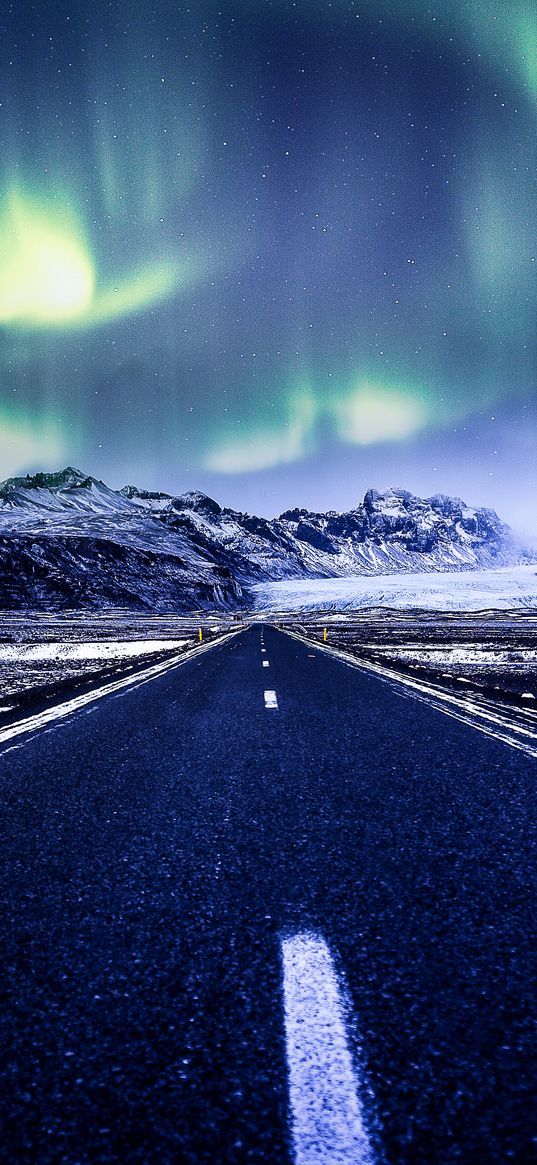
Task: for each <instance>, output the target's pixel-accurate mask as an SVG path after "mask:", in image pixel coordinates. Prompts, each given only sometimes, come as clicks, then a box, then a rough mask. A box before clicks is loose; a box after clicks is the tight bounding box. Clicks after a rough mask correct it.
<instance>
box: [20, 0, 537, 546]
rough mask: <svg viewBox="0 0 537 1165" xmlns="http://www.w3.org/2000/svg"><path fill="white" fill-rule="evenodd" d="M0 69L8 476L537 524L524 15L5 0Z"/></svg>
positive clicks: (269, 506)
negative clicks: (386, 501)
mask: <svg viewBox="0 0 537 1165" xmlns="http://www.w3.org/2000/svg"><path fill="white" fill-rule="evenodd" d="M0 60H1V63H0V139H1V149H0V191H1V206H0V478H4V477H7V476H8V475H12V474H19V473H26V472H27V471H34V470H37V469H57V468H60V467H62V466H64V465H66V464H72V465H75V466H77V467H78V468H80V469H82V470H84V471H86V472H88V473H91V474H93V475H95V476H96V477H99V478H103V479H104V480H105V481H106V482H107V483H108V484H110V485H112V486H114V487H119V486H121V485H124V484H125V483H126V482H132V483H135V484H137V485H138V486H140V487H146V488H150V489H154V488H161V489H165V490H167V491H168V492H172V493H180V492H182V491H184V490H187V489H193V488H199V489H203V490H205V491H206V492H208V493H209V494H211V495H212V496H214V497H216V498H217V499H218V500H219V501H220V502H221V503H225V504H230V505H233V506H235V507H237V508H239V509H249V510H253V511H255V512H257V513H261V514H267V515H273V514H275V513H278V512H280V511H281V510H282V509H284V508H286V507H289V506H293V505H302V506H307V507H309V508H313V509H329V508H331V509H349V508H351V507H352V506H353V505H355V504H356V503H357V501H358V500H360V499H361V497H362V496H363V493H364V491H365V490H366V489H367V488H368V487H369V486H376V487H377V488H383V487H385V486H388V485H404V486H405V487H406V488H408V489H410V490H412V491H413V492H416V493H420V494H424V495H428V494H432V493H439V492H444V493H454V494H457V495H461V496H462V497H464V498H466V500H468V501H472V502H474V503H476V504H486V505H492V506H494V507H495V508H496V509H497V510H498V511H499V512H500V514H501V515H502V516H503V517H504V518H506V519H507V520H508V521H511V522H512V523H513V524H514V526H515V528H516V529H518V530H520V531H530V532H531V531H533V532H534V533H537V506H536V504H535V498H536V484H537V392H536V389H537V359H536V330H535V323H536V319H537V312H536V306H537V239H536V204H537V198H536V141H537V8H536V7H535V4H534V2H533V0H509V2H506V0H483V2H481V0H442V3H440V4H438V5H434V4H431V3H426V2H425V0H424V2H423V3H420V2H419V0H384V2H383V0H368V2H362V0H355V2H352V0H331V2H329V0H295V2H294V3H293V2H292V0H226V2H223V0H222V2H221V3H220V4H218V3H211V2H209V0H205V2H204V0H191V2H190V4H188V3H186V2H183V0H173V2H172V0H159V2H158V3H149V2H147V3H146V2H145V0H114V2H112V3H101V2H100V0H95V2H94V3H93V4H89V3H83V2H82V0H68V2H67V0H65V2H64V0H54V3H47V2H44V0H40V2H39V3H28V2H27V0H16V3H13V4H8V3H7V2H4V3H3V4H2V6H1V12H0Z"/></svg>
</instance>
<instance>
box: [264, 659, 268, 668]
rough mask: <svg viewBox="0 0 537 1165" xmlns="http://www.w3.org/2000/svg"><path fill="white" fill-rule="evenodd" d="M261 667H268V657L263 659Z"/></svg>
mask: <svg viewBox="0 0 537 1165" xmlns="http://www.w3.org/2000/svg"><path fill="white" fill-rule="evenodd" d="M263 667H270V664H269V661H268V659H264V660H263Z"/></svg>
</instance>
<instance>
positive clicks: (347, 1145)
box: [281, 931, 374, 1165]
mask: <svg viewBox="0 0 537 1165" xmlns="http://www.w3.org/2000/svg"><path fill="white" fill-rule="evenodd" d="M281 946H282V962H283V993H284V1009H285V1037H286V1047H287V1063H288V1068H289V1100H290V1108H291V1125H292V1138H293V1148H294V1158H295V1165H374V1158H373V1152H372V1148H371V1143H370V1141H369V1138H368V1135H367V1131H366V1129H365V1126H364V1121H363V1113H362V1106H361V1103H360V1099H359V1096H358V1081H357V1079H356V1072H355V1068H354V1065H353V1062H352V1057H351V1054H350V1050H349V1046H348V1042H347V1035H346V1031H345V1020H344V1015H345V1010H346V1009H345V1002H344V998H343V995H342V992H341V989H340V986H339V984H338V980H337V974H336V970H335V967H334V963H333V960H332V956H331V954H330V951H329V949H328V947H327V945H326V943H325V941H324V939H322V938H321V936H320V935H318V934H314V933H311V932H307V931H305V932H301V933H298V934H295V935H292V936H291V937H288V938H285V939H283V940H282V944H281Z"/></svg>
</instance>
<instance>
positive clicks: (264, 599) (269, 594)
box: [250, 563, 537, 612]
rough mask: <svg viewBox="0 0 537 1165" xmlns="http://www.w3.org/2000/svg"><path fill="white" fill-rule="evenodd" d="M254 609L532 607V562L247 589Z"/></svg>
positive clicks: (536, 580)
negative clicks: (496, 567)
mask: <svg viewBox="0 0 537 1165" xmlns="http://www.w3.org/2000/svg"><path fill="white" fill-rule="evenodd" d="M250 589H251V592H252V594H253V596H254V600H255V605H256V607H257V609H258V610H260V611H289V612H291V611H315V610H323V611H334V612H337V611H356V610H360V608H363V607H391V608H392V609H393V608H397V609H399V610H403V609H405V608H419V609H421V610H431V611H483V610H491V609H495V610H498V611H507V610H512V609H514V608H528V607H530V608H531V607H537V567H536V566H535V563H533V564H529V565H523V566H506V567H501V568H500V569H498V570H464V571H457V572H453V571H450V572H446V573H442V574H438V573H437V574H430V573H428V574H426V573H423V574H389V575H386V574H384V575H373V576H372V575H354V576H353V577H351V578H328V579H285V580H283V581H278V582H270V581H269V582H263V583H256V584H255V585H254V586H252V587H251V588H250Z"/></svg>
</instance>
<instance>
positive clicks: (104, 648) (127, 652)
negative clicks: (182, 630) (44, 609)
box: [0, 639, 191, 663]
mask: <svg viewBox="0 0 537 1165" xmlns="http://www.w3.org/2000/svg"><path fill="white" fill-rule="evenodd" d="M190 643H191V640H189V639H145V640H140V639H138V640H135V641H134V642H133V641H127V642H123V643H121V642H117V641H116V642H114V643H97V642H94V643H92V642H87V643H59V642H56V643H17V644H0V661H3V662H5V663H8V662H10V663H12V662H13V661H15V660H17V661H20V662H25V661H28V662H29V661H30V660H31V661H35V660H56V659H62V660H82V659H105V660H106V659H113V660H118V659H132V658H136V657H138V656H141V655H148V654H151V653H153V652H155V651H180V650H181V649H182V648H183V647H187V646H188V645H189V644H190Z"/></svg>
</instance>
